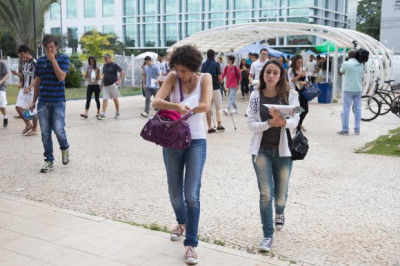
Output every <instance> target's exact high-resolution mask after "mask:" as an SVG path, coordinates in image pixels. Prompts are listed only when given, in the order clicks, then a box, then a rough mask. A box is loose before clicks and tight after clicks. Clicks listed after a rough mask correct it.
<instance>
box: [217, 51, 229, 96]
mask: <svg viewBox="0 0 400 266" xmlns="http://www.w3.org/2000/svg"><path fill="white" fill-rule="evenodd" d="M217 63H218V64H219V68H220V72H221V73H222V71H223V70H224V68H225V67H226V64H225V62H224V58H223V57H222V56H218V58H217ZM219 88H220V92H221V96H224V95H225V96H226V91H227V89H226V88H225V82H224V79H222V82H221V85H220V87H219Z"/></svg>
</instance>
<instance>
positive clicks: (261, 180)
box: [252, 147, 293, 238]
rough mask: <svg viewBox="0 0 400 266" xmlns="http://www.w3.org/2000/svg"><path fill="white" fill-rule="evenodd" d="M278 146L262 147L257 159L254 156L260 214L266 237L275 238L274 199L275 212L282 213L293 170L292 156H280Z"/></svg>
mask: <svg viewBox="0 0 400 266" xmlns="http://www.w3.org/2000/svg"><path fill="white" fill-rule="evenodd" d="M278 154H279V153H278V148H263V147H260V150H259V152H258V156H257V159H256V161H254V159H255V155H253V156H252V159H253V167H254V170H255V172H256V176H257V182H258V189H259V191H260V214H261V223H262V226H263V232H264V237H271V238H273V235H274V221H273V209H272V199H274V202H275V213H277V214H282V213H283V212H284V210H285V206H286V201H287V197H288V188H289V178H290V173H291V171H292V164H293V162H292V158H291V157H279V155H278Z"/></svg>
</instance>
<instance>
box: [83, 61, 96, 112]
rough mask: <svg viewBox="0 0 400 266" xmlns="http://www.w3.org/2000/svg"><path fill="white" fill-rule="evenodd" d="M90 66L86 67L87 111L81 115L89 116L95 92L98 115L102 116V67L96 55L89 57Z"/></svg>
mask: <svg viewBox="0 0 400 266" xmlns="http://www.w3.org/2000/svg"><path fill="white" fill-rule="evenodd" d="M88 64H89V65H88V67H87V69H86V75H85V78H86V80H87V83H88V85H87V89H86V105H85V113H83V114H81V117H83V118H88V113H89V107H90V102H91V101H92V95H93V93H94V99H95V101H96V106H97V114H96V117H97V118H98V117H99V116H100V99H99V98H100V85H99V80H100V68H99V67H98V66H97V62H96V58H94V56H90V57H89V58H88Z"/></svg>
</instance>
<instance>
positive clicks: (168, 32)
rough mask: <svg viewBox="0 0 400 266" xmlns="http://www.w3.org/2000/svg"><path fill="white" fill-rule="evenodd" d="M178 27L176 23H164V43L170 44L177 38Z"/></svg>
mask: <svg viewBox="0 0 400 266" xmlns="http://www.w3.org/2000/svg"><path fill="white" fill-rule="evenodd" d="M177 31H178V27H177V26H176V23H167V24H165V34H164V35H165V45H166V46H171V45H173V44H174V43H176V41H177V40H178V36H177Z"/></svg>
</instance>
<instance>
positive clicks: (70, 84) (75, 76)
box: [65, 53, 83, 88]
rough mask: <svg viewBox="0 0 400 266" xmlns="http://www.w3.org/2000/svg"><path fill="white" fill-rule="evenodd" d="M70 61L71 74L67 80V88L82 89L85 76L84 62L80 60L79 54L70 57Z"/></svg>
mask: <svg viewBox="0 0 400 266" xmlns="http://www.w3.org/2000/svg"><path fill="white" fill-rule="evenodd" d="M69 61H70V64H69V69H68V72H69V73H68V75H67V76H66V78H65V87H67V88H80V87H81V84H82V81H83V76H82V72H81V67H82V61H81V60H80V58H79V55H78V53H75V54H73V55H71V56H70V57H69Z"/></svg>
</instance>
